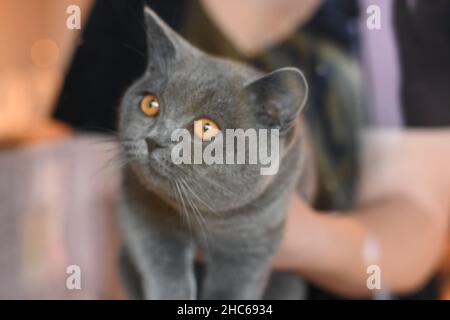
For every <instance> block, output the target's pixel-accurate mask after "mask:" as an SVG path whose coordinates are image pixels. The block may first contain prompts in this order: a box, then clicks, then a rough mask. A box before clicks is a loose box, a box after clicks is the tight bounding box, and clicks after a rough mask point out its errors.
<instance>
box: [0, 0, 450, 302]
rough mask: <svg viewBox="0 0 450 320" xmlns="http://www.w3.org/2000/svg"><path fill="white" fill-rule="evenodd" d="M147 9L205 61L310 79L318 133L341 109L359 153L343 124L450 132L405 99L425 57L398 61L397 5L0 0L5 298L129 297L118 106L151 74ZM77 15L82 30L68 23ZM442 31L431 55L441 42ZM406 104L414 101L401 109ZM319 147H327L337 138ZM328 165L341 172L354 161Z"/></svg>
mask: <svg viewBox="0 0 450 320" xmlns="http://www.w3.org/2000/svg"><path fill="white" fill-rule="evenodd" d="M144 2H147V3H149V5H150V6H151V7H152V8H153V9H155V11H156V12H157V13H158V14H160V15H161V16H162V17H163V19H164V20H165V21H167V22H168V23H169V24H170V25H171V26H172V27H173V28H174V29H176V30H177V31H179V32H180V33H182V34H183V35H184V36H185V37H187V38H188V39H189V40H190V41H191V42H193V43H194V44H196V45H197V46H199V47H201V48H202V49H203V50H205V51H207V52H210V53H212V54H217V55H222V56H227V57H230V58H234V59H238V60H241V61H245V62H247V63H251V64H253V65H255V66H257V67H259V68H261V69H264V70H270V69H273V68H275V67H279V66H284V65H294V66H298V67H300V68H302V70H304V71H305V73H306V74H307V76H308V79H309V80H310V86H311V87H312V88H313V89H312V95H311V102H310V104H311V105H312V108H309V109H311V111H308V112H309V113H308V114H307V117H308V118H309V120H310V121H312V123H315V122H317V123H319V122H320V123H324V122H326V121H329V120H327V118H328V117H326V115H329V114H330V113H331V114H333V110H335V108H336V105H345V106H346V107H345V108H346V109H345V110H346V111H347V114H346V118H343V119H340V118H339V117H340V115H333V117H337V118H338V120H339V121H336V122H339V123H340V124H341V125H340V126H337V127H336V126H334V125H333V124H330V126H329V135H330V137H340V138H339V139H343V140H346V141H347V140H348V141H350V144H352V141H353V139H356V138H355V137H354V136H355V135H357V130H358V128H353V127H351V126H349V125H346V124H348V123H355V121H352V122H350V121H349V120H348V119H349V118H352V119H358V120H361V125H367V126H371V127H377V128H400V127H403V126H423V127H432V126H450V117H449V116H448V114H449V111H448V110H449V109H450V106H449V105H448V103H447V104H444V106H443V108H442V107H439V108H436V109H435V110H434V112H433V114H431V113H430V112H428V111H427V110H425V109H424V108H423V106H422V108H419V107H415V106H414V103H418V99H417V98H415V97H414V95H412V94H411V92H409V91H408V90H412V91H413V92H414V93H417V92H420V91H421V90H422V89H421V87H420V86H418V85H417V84H416V83H413V84H412V85H411V87H412V88H414V89H408V88H404V87H403V88H402V86H401V79H402V78H404V77H405V76H407V75H409V74H408V73H407V72H406V71H405V70H406V68H405V65H406V64H407V63H410V64H414V60H413V59H414V54H418V53H417V52H418V51H420V50H419V49H418V50H416V51H417V52H416V53H414V54H412V53H411V55H408V59H400V58H399V57H401V56H402V54H404V51H402V50H406V49H405V48H408V50H409V51H408V52H411V51H410V48H409V47H408V46H411V43H410V42H409V43H408V41H409V39H408V38H407V36H405V32H404V30H402V29H401V26H399V24H401V23H399V20H396V21H397V23H394V16H395V15H396V12H395V6H394V2H395V1H390V0H372V1H369V0H359V1H357V0H354V1H352V0H346V1H333V0H322V1H319V0H282V1H279V2H278V1H277V4H275V1H270V0H264V1H260V2H257V1H255V0H245V1H223V0H222V1H221V0H203V1H194V0H192V1H188V0H186V1H137V0H136V1H128V0H127V1H125V0H113V1H104V0H98V1H93V0H16V1H10V0H0V39H2V40H1V41H0V229H1V231H0V298H3V299H13V298H19V299H21V298H25V299H28V298H38V299H42V298H58V299H66V298H67V299H122V298H124V297H125V296H124V294H123V293H122V289H121V286H120V283H119V281H118V278H117V272H116V259H117V252H118V246H119V235H118V233H117V226H116V225H115V206H116V199H117V190H118V184H119V181H120V169H119V168H118V166H117V164H116V163H115V161H114V159H115V154H116V152H117V150H116V145H115V143H114V142H112V141H111V137H113V136H114V130H115V118H116V107H117V104H118V101H119V99H120V96H121V94H122V93H123V90H124V89H125V88H126V86H127V85H129V84H130V83H131V82H132V80H133V79H135V78H136V77H137V76H139V74H140V72H142V70H143V68H144V67H145V63H146V61H145V46H143V45H142V43H143V42H142V41H139V40H138V38H139V37H141V38H142V37H144V36H145V34H144V31H143V28H142V16H141V15H142V6H143V3H144ZM225 2H226V3H225ZM280 3H281V5H280ZM73 5H76V6H78V8H79V9H80V21H81V28H80V29H76V28H75V29H71V28H69V27H68V26H67V22H68V19H72V18H73V14H74V11H71V10H69V11H68V8H69V6H73ZM371 5H376V6H378V8H380V10H381V11H380V12H381V15H380V18H381V28H375V29H373V28H369V26H368V18H369V16H370V15H371V14H373V11H367V9H368V8H369V6H371ZM397 10H400V9H399V8H397ZM269 13H270V14H269ZM448 13H449V14H450V12H448ZM397 14H398V12H397ZM254 16H258V17H260V18H259V19H256V18H254ZM229 17H232V18H233V19H229ZM447 19H450V15H448V16H447ZM419 20H420V19H419ZM400 21H402V20H401V19H400ZM268 22H269V23H268ZM403 22H404V21H403ZM421 23H423V22H422V21H421ZM426 25H428V24H426ZM414 26H415V27H417V28H418V25H417V24H414ZM395 28H398V29H395ZM242 30H246V32H241V31H242ZM262 30H263V32H261V31H262ZM396 30H397V32H396ZM409 30H410V31H409V33H413V32H414V30H416V29H409ZM448 30H450V28H449V29H447V31H448ZM416 31H417V30H416ZM422 31H424V29H420V30H419V31H417V33H418V34H421V32H422ZM425 31H426V30H425ZM425 31H424V32H423V35H426V33H425ZM406 34H408V32H407V33H406ZM433 34H434V38H430V42H431V44H430V48H429V51H434V48H433V45H436V46H441V45H442V42H441V39H440V38H439V37H440V35H439V34H435V33H433ZM433 39H436V41H435V42H433V41H431V40H433ZM416 40H417V39H416ZM444 40H445V41H447V42H446V44H444V45H446V46H447V47H446V48H448V47H450V38H449V37H447V38H445V39H444ZM401 43H403V46H402V47H400V45H399V44H401ZM439 48H441V47H439ZM442 51H443V53H446V52H448V51H446V50H442ZM424 54H428V53H424ZM418 58H420V56H419V57H418ZM446 58H447V60H448V56H447V57H445V55H444V56H443V59H442V60H445V59H446ZM111 65H113V66H115V67H114V69H112V68H111V67H110V66H111ZM446 66H448V62H447V65H446ZM446 66H445V65H444V67H442V65H440V68H438V69H439V70H437V71H436V73H433V70H434V69H433V68H434V66H432V65H428V66H426V70H428V72H427V74H439V73H440V72H444V73H446V74H447V76H445V75H444V78H445V77H446V79H448V69H446ZM402 67H403V68H402ZM442 69H444V71H442ZM407 70H410V69H407ZM408 72H410V71H408ZM415 72H419V71H417V70H415ZM438 78H439V77H438ZM105 79H106V80H108V79H110V81H105ZM447 84H448V83H447ZM439 85H440V84H439V83H437V82H436V86H435V87H438V86H439ZM447 88H448V87H447ZM402 101H403V102H404V101H413V102H412V103H410V104H409V106H410V107H409V108H408V109H405V108H404V107H403V105H404V104H403V103H402ZM447 101H450V100H447ZM430 108H431V107H430ZM437 109H439V110H437ZM430 110H431V109H430ZM318 136H319V138H317V139H320V145H326V144H327V143H328V140H327V139H331V138H330V137H328V138H327V137H326V136H323V135H318ZM319 151H320V152H324V153H327V152H328V151H327V150H326V149H324V150H319ZM327 159H332V160H330V163H329V164H328V165H329V166H330V167H331V168H335V169H336V168H340V166H343V165H344V164H343V163H344V160H345V163H346V164H345V165H347V166H348V163H351V164H352V163H353V162H354V161H355V160H354V156H348V158H346V159H341V158H339V157H337V158H336V157H335V158H333V157H332V156H329V157H327ZM333 159H334V160H333ZM349 168H350V169H348V170H350V171H352V167H349ZM348 170H347V171H348ZM355 170H356V169H355ZM331 171H333V170H331ZM334 171H336V172H342V170H334ZM327 179H329V181H335V182H336V184H335V185H336V186H337V187H335V190H332V191H330V192H329V195H328V196H325V197H324V200H323V203H324V204H323V206H324V207H338V208H339V207H341V208H345V207H348V206H349V203H350V202H351V200H349V199H351V198H352V194H353V193H354V189H353V185H354V181H353V180H354V179H356V178H355V177H353V178H351V179H350V178H348V177H342V176H339V175H337V174H330V176H329V177H327ZM344 180H345V182H342V181H344ZM343 184H345V185H346V186H348V188H345V190H344V189H342V190H344V191H340V190H341V188H340V187H339V186H341V185H343ZM331 185H333V184H331ZM337 189H339V191H337ZM447 251H448V252H447V254H446V258H445V259H443V261H442V265H441V267H440V269H439V271H438V286H439V292H440V293H439V294H440V297H441V298H442V299H450V243H449V246H448V250H447ZM69 265H78V266H80V268H81V270H82V278H81V279H82V282H81V286H82V290H68V289H67V288H66V279H67V277H68V274H67V273H66V271H67V267H68V266H69Z"/></svg>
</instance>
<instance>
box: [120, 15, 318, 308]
mask: <svg viewBox="0 0 450 320" xmlns="http://www.w3.org/2000/svg"><path fill="white" fill-rule="evenodd" d="M144 11H145V14H144V15H145V20H146V27H147V36H148V39H147V40H148V55H149V57H148V58H149V59H148V61H149V62H148V67H147V70H146V71H145V74H144V75H143V76H142V77H141V78H140V79H138V80H137V81H136V82H135V83H134V84H133V85H132V86H131V87H130V88H129V89H128V90H127V92H126V94H125V95H124V98H123V101H122V103H121V107H120V116H119V137H120V140H121V144H122V147H123V149H124V154H125V157H126V159H127V160H128V161H129V164H128V165H127V167H126V168H125V169H124V179H123V188H122V192H121V199H120V206H119V220H120V225H121V227H122V232H123V239H124V246H123V252H122V258H121V272H122V276H123V279H124V282H125V285H126V287H127V288H128V290H129V293H130V295H131V296H132V297H134V298H145V299H197V298H201V299H260V298H263V297H269V298H299V296H291V297H289V292H295V291H296V290H295V288H297V287H295V285H294V287H295V288H294V289H293V288H292V285H293V283H294V282H291V281H286V279H287V278H283V276H281V275H278V276H272V280H274V281H272V282H273V283H271V284H270V285H268V282H269V278H270V274H271V271H270V265H271V259H272V257H273V255H274V253H275V252H276V249H277V247H278V244H279V241H280V238H281V235H282V231H283V224H284V220H285V215H286V209H287V204H288V202H289V198H290V196H291V195H292V193H293V192H295V187H296V185H297V184H298V183H299V181H302V183H301V184H299V185H301V186H302V187H301V190H300V191H302V192H304V193H305V196H306V197H308V198H311V197H312V194H313V188H314V187H313V185H314V182H313V181H314V178H313V175H312V173H313V171H314V168H307V167H306V165H307V164H310V163H311V161H310V152H308V148H307V145H306V142H307V139H306V138H305V137H306V136H305V134H306V133H305V130H304V126H303V125H302V124H301V119H300V117H299V114H300V112H301V109H302V108H303V106H304V105H305V101H306V97H307V91H308V89H307V84H306V81H305V78H304V76H303V74H302V73H301V72H300V71H299V70H297V69H294V68H284V69H279V70H277V71H274V72H272V73H270V74H266V75H264V74H261V73H260V72H259V71H257V70H254V69H252V68H250V67H248V66H245V65H242V64H238V63H236V62H231V61H228V60H224V59H218V58H215V57H211V56H209V55H207V54H205V53H203V52H201V51H200V50H198V49H196V48H194V47H192V46H191V45H190V44H189V43H187V42H186V41H185V40H184V39H182V38H181V37H180V36H179V35H177V34H176V33H175V32H174V31H173V30H171V29H170V28H169V27H168V26H167V25H166V24H165V23H164V22H163V21H162V20H161V19H160V18H159V17H158V16H157V15H156V14H155V13H154V12H153V11H151V10H150V9H149V8H146V9H145V10H144ZM199 119H202V120H201V121H204V122H202V123H203V124H205V125H204V126H203V127H201V128H200V130H202V132H201V134H205V135H207V134H208V133H209V132H211V131H209V130H213V129H214V130H216V131H217V130H222V131H223V130H225V128H242V129H249V128H253V129H264V128H265V129H279V132H280V140H279V141H280V148H279V159H280V167H279V170H278V172H277V173H276V174H275V175H267V176H265V175H261V174H260V169H261V165H260V164H256V165H254V164H253V165H249V164H235V165H234V164H231V165H230V164H212V165H207V164H192V165H189V164H181V165H175V164H174V163H173V161H171V151H172V148H173V147H174V145H175V143H174V142H173V141H172V140H171V135H172V133H173V131H174V130H176V129H179V128H186V129H188V130H190V132H192V133H193V135H195V134H196V132H194V131H195V129H194V127H193V126H194V124H193V123H194V121H195V120H199ZM205 119H206V120H205ZM205 121H206V122H205ZM211 141H212V139H211V140H209V141H207V139H205V141H203V144H205V145H207V144H208V143H209V142H211ZM248 152H250V151H247V154H246V157H248ZM199 252H201V253H202V254H201V257H200V258H199V257H198V253H199ZM198 260H202V261H203V262H202V264H203V265H204V270H205V271H204V274H203V276H202V279H201V281H200V280H199V279H198V273H196V272H195V271H194V265H195V261H198ZM283 279H284V283H287V284H289V285H290V286H291V289H289V288H287V287H286V286H284V285H283V284H282V283H283ZM276 282H278V283H276ZM271 288H277V290H278V291H279V292H281V293H282V295H278V294H276V293H273V290H272V289H271ZM271 290H272V291H271ZM289 290H291V291H289ZM297 293H298V292H297Z"/></svg>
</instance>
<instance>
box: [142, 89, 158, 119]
mask: <svg viewBox="0 0 450 320" xmlns="http://www.w3.org/2000/svg"><path fill="white" fill-rule="evenodd" d="M140 107H141V111H142V112H143V113H144V114H145V115H146V116H147V117H155V116H156V115H158V113H159V109H160V108H161V106H160V104H159V100H158V98H157V97H156V96H154V95H152V94H148V95H146V96H145V97H144V98H143V99H142V100H141V106H140Z"/></svg>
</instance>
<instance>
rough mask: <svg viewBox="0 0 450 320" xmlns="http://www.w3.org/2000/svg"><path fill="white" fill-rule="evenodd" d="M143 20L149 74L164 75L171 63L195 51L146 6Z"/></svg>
mask: <svg viewBox="0 0 450 320" xmlns="http://www.w3.org/2000/svg"><path fill="white" fill-rule="evenodd" d="M144 19H145V24H146V33H147V52H148V70H149V71H150V72H161V73H162V74H164V73H165V72H166V71H167V67H168V65H169V64H170V62H171V61H174V60H176V59H177V58H179V56H180V55H181V54H182V53H183V52H186V51H193V50H195V49H194V48H193V47H191V46H190V45H189V44H188V43H187V42H186V41H185V40H184V39H183V38H182V37H181V36H179V35H178V34H177V33H176V32H175V31H174V30H172V29H171V28H170V27H169V26H168V25H167V24H166V23H165V22H164V21H163V20H162V19H161V18H160V17H159V16H158V15H157V14H156V13H155V12H154V11H153V10H152V9H150V8H149V7H147V6H145V7H144Z"/></svg>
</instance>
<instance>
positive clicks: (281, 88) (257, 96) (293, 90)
mask: <svg viewBox="0 0 450 320" xmlns="http://www.w3.org/2000/svg"><path fill="white" fill-rule="evenodd" d="M245 90H246V91H247V94H248V97H249V99H250V103H251V104H252V106H253V107H254V108H255V112H256V116H257V119H258V121H260V123H261V124H262V125H264V126H267V127H270V128H274V129H279V130H280V133H281V134H282V133H285V132H286V131H287V130H288V129H289V128H290V126H291V124H292V122H293V121H294V120H295V118H296V117H297V116H298V115H299V114H300V112H301V111H302V109H303V107H304V106H305V104H306V99H307V96H308V84H307V82H306V78H305V76H304V75H303V73H302V72H301V71H300V70H298V69H296V68H282V69H278V70H276V71H274V72H271V73H269V74H267V75H266V76H264V77H262V78H260V79H257V80H256V81H253V82H252V83H250V84H248V85H246V87H245Z"/></svg>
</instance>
